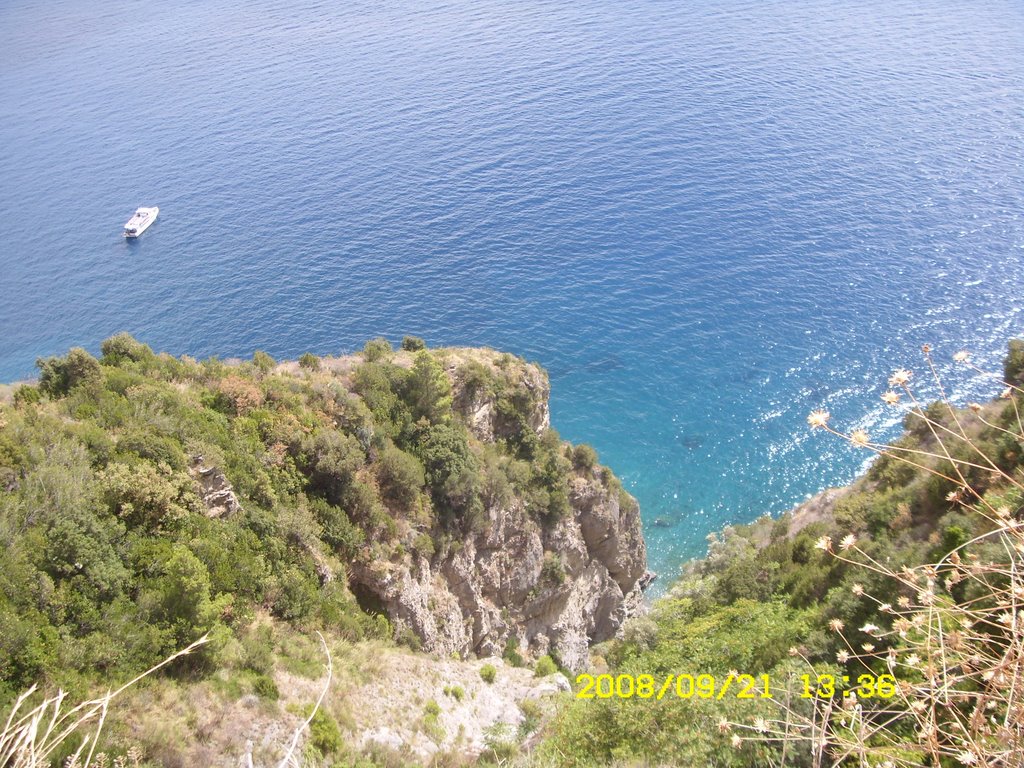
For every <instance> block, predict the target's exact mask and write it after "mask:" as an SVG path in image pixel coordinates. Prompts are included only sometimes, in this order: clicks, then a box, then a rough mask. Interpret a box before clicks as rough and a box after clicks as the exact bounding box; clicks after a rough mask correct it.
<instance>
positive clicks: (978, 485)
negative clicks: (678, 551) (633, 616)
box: [542, 341, 1024, 766]
mask: <svg viewBox="0 0 1024 768" xmlns="http://www.w3.org/2000/svg"><path fill="white" fill-rule="evenodd" d="M1003 373H1004V378H1005V383H1007V384H1009V385H1011V386H1013V385H1015V386H1020V385H1021V384H1022V383H1024V343H1022V342H1019V341H1014V342H1011V345H1010V355H1009V357H1008V358H1007V362H1006V368H1005V371H1004V372H1003ZM894 379H895V380H896V383H897V384H899V383H900V380H901V379H903V376H902V373H901V372H898V373H897V374H895V375H894ZM897 388H899V387H897ZM887 397H889V398H891V399H892V393H888V394H887ZM1020 399H1021V398H1020V392H1019V390H1013V389H1012V388H1009V387H1008V388H1007V389H1006V390H1005V391H1004V394H1003V397H1002V398H1000V399H997V400H995V401H993V402H992V403H989V404H987V405H985V406H980V405H978V404H971V406H970V407H969V408H967V409H964V410H955V409H953V408H951V407H950V406H948V405H946V404H944V403H936V404H932V405H930V406H927V407H926V408H920V407H915V408H914V409H912V410H911V412H909V413H908V414H907V416H906V419H905V423H904V427H905V432H904V435H903V437H902V438H901V439H900V440H898V441H897V443H896V444H895V447H894V448H893V449H888V448H886V449H882V448H876V450H881V451H882V455H881V456H880V457H879V458H878V459H877V460H876V461H875V462H874V464H873V465H872V466H871V468H870V470H869V471H868V472H867V474H866V476H864V477H862V478H861V479H860V480H859V481H858V482H856V483H855V484H854V485H853V486H852V487H851V488H850V489H848V490H847V491H845V492H843V493H841V494H839V497H838V499H837V500H836V501H835V502H834V503H833V504H831V505H830V508H826V510H825V513H824V514H820V513H819V514H817V515H814V514H807V513H806V511H805V512H804V513H803V514H796V515H795V514H793V513H789V514H787V515H784V516H782V517H781V518H779V519H777V520H772V519H769V518H765V519H762V520H759V521H758V522H756V523H754V524H751V525H744V526H734V527H729V528H727V529H726V530H724V531H723V532H721V533H720V534H718V535H714V536H712V537H711V538H710V546H709V551H708V555H707V557H706V558H705V559H703V560H700V561H696V562H693V563H691V564H689V565H688V567H687V568H686V569H685V571H684V574H683V576H682V578H681V579H680V580H679V581H678V582H677V583H676V584H675V585H674V586H673V587H672V589H671V591H670V594H669V595H668V596H667V597H666V598H664V599H662V600H660V601H658V602H657V603H656V604H655V606H654V610H653V612H652V614H651V616H650V617H649V618H647V619H640V620H635V621H633V622H632V623H631V624H627V625H626V634H625V638H624V640H623V641H621V642H614V643H611V644H609V645H608V646H607V647H605V648H603V649H600V650H602V652H603V653H604V654H605V663H606V664H607V666H608V667H609V670H610V672H611V674H613V675H619V674H630V675H634V676H635V675H640V674H652V675H654V677H655V679H656V680H659V681H660V680H661V679H664V677H665V676H666V675H668V674H680V673H689V674H692V675H695V676H696V675H698V674H711V675H714V676H715V677H716V679H717V680H718V684H719V686H721V683H722V681H723V680H724V679H725V678H726V677H727V676H728V674H729V672H730V671H737V672H740V673H747V674H751V675H755V676H760V675H764V674H767V675H769V676H770V680H771V682H772V687H773V689H774V691H773V693H774V696H775V699H776V700H780V699H781V700H784V701H786V703H788V705H789V710H790V711H789V712H788V714H787V718H788V719H791V720H792V721H794V722H795V721H798V720H799V719H800V718H801V717H804V718H806V717H809V716H810V713H811V707H812V702H811V701H809V700H805V699H802V698H801V697H800V693H801V691H802V687H803V686H802V684H801V681H800V679H799V676H800V675H802V674H807V673H814V674H815V675H816V674H818V673H832V674H834V675H837V676H839V677H841V676H842V675H848V676H850V677H851V679H853V680H856V679H857V676H858V675H859V674H861V673H863V672H865V669H870V670H871V671H873V672H875V673H876V674H884V673H886V672H890V671H892V661H893V660H895V659H896V656H895V653H896V651H897V649H898V648H899V649H902V648H903V647H904V646H905V645H906V644H907V642H909V641H907V640H906V631H905V630H901V631H903V635H902V636H901V635H900V634H899V633H894V634H892V635H891V636H886V637H883V638H882V639H880V638H879V631H880V630H879V627H878V626H876V625H875V624H872V622H881V621H885V620H886V617H885V616H884V614H885V612H886V611H890V612H892V611H893V610H894V609H893V608H890V607H889V606H890V604H891V605H892V606H895V605H896V604H897V602H898V601H900V600H901V598H902V601H901V604H908V605H909V604H910V602H911V598H914V599H917V598H916V597H915V590H914V589H912V588H911V586H910V585H909V584H910V583H912V582H911V580H909V579H907V580H905V581H907V582H908V583H904V584H899V583H894V580H893V579H891V578H890V577H889V576H888V575H887V573H888V574H890V575H891V574H892V573H893V572H899V571H901V569H903V567H904V566H907V567H914V566H922V565H924V564H928V563H935V562H938V561H939V560H940V559H941V558H943V557H944V556H945V555H947V554H948V553H950V552H951V551H952V550H953V549H954V548H957V547H961V549H960V550H959V551H958V554H957V555H956V556H954V558H953V559H952V561H950V562H952V563H960V562H977V563H989V562H999V561H1000V558H1002V559H1004V560H1005V558H1006V556H1007V555H1006V551H1004V546H1002V544H1001V543H1000V542H999V541H996V540H989V539H984V540H981V541H977V542H975V541H974V540H975V538H976V537H979V536H984V535H986V534H990V533H992V532H994V531H996V532H998V529H999V527H1000V526H1004V527H1007V526H1008V527H1009V530H1011V531H1012V530H1014V529H1013V527H1012V521H1013V520H1019V519H1021V518H1022V517H1024V491H1022V488H1024V485H1022V483H1024V428H1022V426H1021V414H1020V412H1019V410H1018V408H1019V401H1020ZM893 401H894V402H895V399H893ZM823 418H824V419H826V420H827V415H825V416H824V417H823ZM821 420H822V419H813V420H812V423H816V422H819V421H821ZM961 428H962V430H963V431H961ZM836 434H839V433H836ZM843 436H845V437H847V438H848V439H850V441H851V442H852V443H853V445H854V446H855V447H858V446H859V447H870V446H871V445H872V444H870V443H869V442H868V439H867V436H866V435H863V434H862V433H858V432H857V431H854V432H852V433H851V434H850V435H843ZM954 438H955V439H954ZM821 439H824V438H821ZM981 456H985V457H989V458H990V459H991V462H992V463H991V465H990V464H988V462H987V460H983V459H981V458H979V457H981ZM916 465H920V466H916ZM991 510H999V512H998V513H995V512H992V511H991ZM840 541H844V544H845V545H846V546H851V547H852V546H854V545H853V544H852V542H856V545H855V546H856V550H857V556H856V558H855V560H856V561H857V562H864V563H871V562H873V563H875V564H880V566H884V567H877V568H876V567H860V566H859V565H857V562H851V559H850V558H846V557H836V556H834V554H833V552H832V548H833V545H832V542H836V543H837V545H838V542H840ZM965 544H967V546H964V545H965ZM1011 545H1012V542H1011ZM1011 551H1012V549H1011ZM851 554H852V553H851ZM951 567H952V566H950V565H947V566H945V567H944V568H939V569H932V570H928V568H927V567H926V568H925V571H924V572H925V573H926V574H928V590H929V591H930V590H932V589H933V586H934V589H935V590H936V594H935V595H931V596H930V597H929V600H930V601H931V602H930V603H929V605H932V604H937V603H939V602H942V601H946V603H948V605H949V606H950V607H952V608H956V606H968V607H969V608H968V609H969V610H971V611H982V616H987V614H985V613H984V611H986V610H991V611H997V610H998V611H1003V610H1005V609H1004V608H1001V607H1000V604H1001V601H1000V600H997V599H994V598H992V597H990V595H991V594H993V593H994V592H995V591H997V590H998V589H1000V588H1001V587H999V585H1000V584H1002V583H1008V578H1009V577H1007V576H1005V575H998V574H997V575H996V576H992V575H984V576H983V577H982V578H981V579H975V580H974V582H973V583H970V580H969V579H963V578H962V577H961V576H959V575H957V576H956V577H955V578H948V579H947V580H946V581H940V580H937V578H936V573H938V574H939V575H943V574H949V573H951V571H950V568H951ZM993 573H996V572H995V571H993ZM932 582H937V583H936V584H935V585H933V584H932ZM929 594H930V592H929ZM866 596H874V597H872V598H868V597H866ZM903 601H905V602H903ZM880 603H882V604H883V608H882V614H883V619H881V620H880V619H879V618H878V616H879V610H880V609H879V604H880ZM953 615H954V616H955V615H956V614H955V612H954V613H953ZM1006 616H1007V614H1005V613H1003V614H1001V615H1000V618H999V620H998V621H995V620H988V621H986V624H993V625H994V628H992V629H991V630H988V632H989V634H988V635H984V636H982V640H979V641H978V642H981V643H982V644H983V645H984V646H987V647H989V648H995V649H997V650H999V649H1002V648H1004V646H1006V644H1007V643H1010V644H1012V643H1014V642H1016V643H1019V642H1020V638H1019V635H1017V636H1014V635H1013V634H1012V630H1009V629H1007V628H1006V627H1005V623H1006V621H1007V619H1006ZM887 621H888V622H889V623H892V622H893V618H892V616H891V615H890V616H889V617H888V619H887ZM897 621H898V620H897ZM999 622H1002V624H1001V625H1000V623H999ZM975 623H979V622H977V621H976V622H975ZM963 624H964V626H970V625H969V624H968V623H967V622H963ZM1011 626H1012V625H1011ZM1000 627H1002V628H1000ZM955 628H956V627H955V626H953V625H952V624H951V626H950V627H947V629H955ZM1008 633H1009V634H1008ZM901 637H902V638H903V639H901ZM955 638H956V636H955V633H954V639H955ZM910 639H911V640H912V639H913V637H911V638H910ZM950 642H951V643H952V642H954V640H951V641H950ZM862 648H865V649H870V651H871V653H870V654H867V656H866V661H865V657H864V655H863V653H862V654H861V656H860V657H858V655H857V654H858V651H860V649H862ZM890 651H891V655H890ZM1000 652H1001V651H1000ZM901 653H902V650H901ZM996 655H999V654H998V653H997V654H996ZM886 662H888V663H886ZM865 663H866V664H867V667H866V666H865ZM1000 663H1002V664H1004V665H1005V664H1006V663H1007V662H1005V660H1004V661H1003V662H1000ZM899 673H900V674H901V675H915V674H916V672H915V671H914V670H910V669H906V670H905V669H902V668H900V669H899ZM917 679H920V678H917ZM969 684H970V685H971V686H972V690H973V689H976V685H975V684H974V683H970V682H969ZM1006 684H1009V680H1008V681H1007V683H1006ZM787 688H788V689H789V694H788V698H787V693H786V691H787ZM955 700H956V699H954V701H955ZM883 704H884V702H883ZM1004 704H1005V703H1004ZM864 706H865V707H866V708H867V709H868V710H870V709H871V708H872V707H873V706H881V704H879V703H878V702H872V701H870V700H866V701H865V702H864ZM964 706H965V707H967V705H966V704H965V705H964ZM989 706H992V707H995V706H996V705H995V703H994V701H993V703H991V704H990V705H989ZM1004 709H1005V705H1004ZM993 711H995V710H993ZM1012 711H1013V710H1012V707H1011V710H1010V712H1011V713H1012ZM779 712H780V708H779V706H777V705H776V704H774V703H772V704H769V703H768V702H764V701H760V700H745V701H740V700H738V699H736V698H734V697H733V696H731V695H730V696H726V697H724V698H723V699H722V700H721V701H715V700H701V699H700V698H698V697H694V698H691V699H688V700H678V699H676V698H675V697H674V696H672V695H671V694H670V695H668V696H666V697H665V698H664V699H663V700H661V701H656V700H652V699H646V700H642V699H639V698H636V697H634V698H633V699H629V700H625V701H623V700H619V699H614V698H612V699H604V700H602V699H594V700H588V701H576V702H575V703H574V704H573V705H572V706H571V707H569V708H567V709H566V710H565V711H564V712H563V713H562V714H561V716H560V717H559V718H558V719H557V721H556V722H555V723H554V725H553V726H552V728H551V733H550V737H549V739H548V741H547V743H546V744H545V745H544V748H543V750H542V751H543V752H544V754H545V755H546V756H547V757H548V758H549V759H550V761H551V762H553V763H554V764H557V765H567V766H568V765H574V766H583V765H603V764H611V763H613V762H616V761H622V762H641V763H650V764H655V765H663V764H664V765H695V766H696V765H717V766H750V765H762V764H780V763H781V764H785V765H793V766H800V765H812V764H816V763H814V756H813V755H812V753H811V750H810V748H809V745H808V743H806V741H805V742H804V743H796V741H797V740H795V739H794V740H793V741H786V740H777V739H775V740H773V739H771V738H769V737H768V735H767V734H766V733H764V732H765V731H767V730H769V729H767V728H766V727H765V725H764V722H765V720H766V719H768V718H771V717H776V718H777V717H779ZM965 712H966V714H965V717H968V716H969V715H970V709H969V708H967V709H965ZM758 718H761V720H758ZM975 719H976V715H975ZM736 723H739V724H746V726H747V727H746V729H745V730H737V728H736V727H735V726H734V725H732V724H736ZM894 727H895V726H894ZM901 727H902V726H901ZM1020 727H1021V724H1020V723H1019V722H1018V723H1017V725H1016V728H1017V731H1016V734H1015V735H1013V734H1010V735H1008V733H1009V732H999V733H994V735H993V742H994V743H1002V744H1006V743H1008V742H1009V741H1011V740H1012V739H1016V740H1017V748H1020V747H1021V744H1020V737H1021V734H1020ZM758 731H761V732H762V733H758ZM739 735H742V738H740V737H739ZM904 735H907V736H908V738H907V741H908V742H909V743H910V744H912V745H913V744H916V743H917V736H916V735H915V733H914V732H913V731H912V730H911V729H907V730H906V731H905V732H904ZM953 736H954V737H956V738H959V739H960V742H959V743H963V744H966V743H967V742H966V740H965V737H964V736H963V735H960V736H957V734H953ZM876 741H877V739H876ZM922 749H924V747H922ZM936 749H938V748H937V747H936ZM959 749H965V747H963V746H961V747H959ZM964 754H965V755H966V756H964V757H963V759H962V761H961V763H959V764H973V763H971V762H970V761H972V760H974V761H976V762H978V763H979V764H981V762H982V760H983V758H982V757H980V756H979V753H978V752H975V753H970V754H968V752H967V751H966V750H965V753H964ZM972 755H973V756H972ZM889 757H890V758H892V759H894V760H896V762H892V763H890V764H897V763H898V764H900V765H902V764H904V763H903V762H901V761H903V760H906V761H907V763H906V764H908V765H909V764H915V765H916V764H918V763H917V762H915V761H916V760H918V759H920V760H921V764H928V765H931V764H933V763H931V762H928V759H929V758H928V757H926V756H924V757H922V756H920V755H919V754H918V753H917V752H915V750H914V748H913V747H910V746H908V747H905V748H903V750H902V751H900V752H892V753H890V754H889ZM897 758H898V759H897ZM854 763H856V764H861V763H857V762H856V761H854ZM869 763H870V764H872V765H874V764H876V763H874V762H871V761H869ZM866 764H867V763H866ZM878 764H882V763H878ZM943 764H945V763H943ZM951 764H952V763H951ZM991 764H993V765H995V764H999V765H1003V764H1006V765H1009V764H1010V763H1009V762H1007V763H1002V762H993V763H991Z"/></svg>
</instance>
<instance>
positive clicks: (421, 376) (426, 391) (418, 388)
mask: <svg viewBox="0 0 1024 768" xmlns="http://www.w3.org/2000/svg"><path fill="white" fill-rule="evenodd" d="M403 394H404V400H405V402H406V403H408V405H409V409H410V411H411V412H412V418H413V421H418V420H419V419H426V420H427V421H429V422H430V423H431V424H439V423H441V422H444V421H447V420H448V419H449V418H450V417H451V410H452V385H451V381H449V379H448V376H447V374H445V372H444V367H443V366H442V365H441V363H440V362H438V360H437V359H436V358H435V357H434V356H433V355H432V354H430V352H427V351H426V350H422V351H420V352H417V353H416V361H415V362H414V363H413V366H412V370H411V371H409V376H408V378H407V379H406V380H405V391H404V393H403Z"/></svg>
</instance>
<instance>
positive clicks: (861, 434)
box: [850, 429, 871, 448]
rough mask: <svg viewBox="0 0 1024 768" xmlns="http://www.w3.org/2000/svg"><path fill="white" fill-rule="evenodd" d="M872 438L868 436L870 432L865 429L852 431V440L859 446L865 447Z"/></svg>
mask: <svg viewBox="0 0 1024 768" xmlns="http://www.w3.org/2000/svg"><path fill="white" fill-rule="evenodd" d="M870 440H871V438H869V437H868V433H867V432H865V431H864V430H863V429H855V430H853V432H851V433H850V442H851V443H853V444H854V445H856V446H857V447H858V448H863V447H865V446H866V445H867V444H868V443H869V442H870Z"/></svg>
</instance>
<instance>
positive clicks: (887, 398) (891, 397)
mask: <svg viewBox="0 0 1024 768" xmlns="http://www.w3.org/2000/svg"><path fill="white" fill-rule="evenodd" d="M882 401H883V402H885V403H886V404H888V405H896V404H898V403H899V401H900V393H899V392H893V391H892V390H891V389H890V390H889V391H888V392H883V393H882Z"/></svg>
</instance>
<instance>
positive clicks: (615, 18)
mask: <svg viewBox="0 0 1024 768" xmlns="http://www.w3.org/2000/svg"><path fill="white" fill-rule="evenodd" d="M100 6H101V4H98V3H94V2H85V0H55V1H54V2H50V3H46V4H39V3H33V2H27V1H26V0H5V2H4V3H3V4H2V5H0V147H2V150H0V380H11V379H15V378H19V377H25V376H27V375H31V373H32V370H33V361H34V360H35V358H36V357H37V356H38V355H45V354H54V353H61V352H63V351H65V350H66V349H67V348H68V347H70V346H72V345H76V344H80V345H84V346H86V347H88V348H90V349H93V350H95V349H96V348H97V347H98V343H99V341H100V340H101V339H103V338H104V337H106V336H108V335H110V334H112V333H115V332H117V331H121V330H128V331H131V332H132V333H134V334H135V335H137V336H138V337H140V338H141V339H143V340H145V341H147V342H149V343H150V344H151V345H152V346H154V347H155V348H157V349H161V350H166V351H170V352H173V353H175V354H182V353H188V354H191V355H195V356H207V355H219V356H222V357H231V356H248V355H251V354H252V352H253V350H254V349H256V348H261V349H264V350H266V351H268V352H270V353H271V354H272V355H275V356H277V357H295V356H297V355H299V354H301V353H302V352H304V351H307V350H311V351H314V352H318V353H338V352H341V351H344V350H352V349H354V348H357V347H360V346H361V345H362V343H363V341H364V340H366V339H367V338H370V337H373V336H377V335H386V336H388V337H390V338H392V339H395V340H397V339H399V338H400V337H401V336H402V334H405V333H413V334H417V335H420V336H423V337H425V338H426V339H427V340H428V341H429V342H430V343H431V344H435V345H441V344H445V345H447V344H452V345H490V346H493V347H498V348H501V349H505V350H509V351H512V352H515V353H518V354H521V355H524V356H526V357H528V358H530V359H534V360H537V361H539V362H541V363H542V364H543V365H545V366H546V367H547V368H548V369H549V371H550V372H551V379H552V386H553V405H552V411H553V418H554V422H555V425H556V426H557V427H558V428H559V430H560V431H561V432H562V434H563V435H564V436H566V437H568V438H570V439H572V440H575V441H587V442H590V443H592V444H593V445H595V446H596V447H597V448H598V449H599V451H600V453H601V456H602V459H603V460H604V461H606V462H607V463H609V464H610V465H611V466H613V467H614V468H615V470H616V471H617V472H618V473H619V474H620V475H621V476H622V477H623V478H624V480H625V482H626V484H627V486H628V487H629V488H630V489H631V490H632V491H633V492H634V493H635V494H636V495H637V497H638V498H639V499H640V501H641V503H642V506H643V510H644V516H645V519H646V521H647V522H648V526H647V529H646V530H647V537H648V541H649V545H650V547H649V548H650V559H651V562H652V565H653V566H654V567H655V568H656V569H657V570H659V571H661V572H662V573H665V574H671V572H673V571H674V570H675V568H676V567H677V565H678V563H679V562H680V561H681V560H682V559H683V558H685V557H689V556H692V555H694V554H699V553H701V552H702V551H703V547H704V537H705V536H706V534H707V533H708V532H709V531H711V530H715V529H717V528H719V527H721V526H722V525H723V524H725V523H727V522H735V521H745V520H750V519H752V518H754V517H757V516H758V515H759V514H761V513H763V512H766V511H771V512H778V511H780V510H782V509H785V508H787V507H788V506H790V505H791V504H792V503H794V502H796V501H799V500H800V499H802V498H803V497H805V496H806V494H808V493H811V492H814V491H817V490H819V489H820V488H822V487H825V486H828V485H831V484H836V483H841V482H844V481H846V480H848V479H849V478H850V477H851V476H852V475H853V474H854V473H855V472H856V471H857V470H858V468H859V467H860V466H861V463H862V462H863V460H864V457H863V456H862V455H860V454H857V453H855V452H853V451H852V450H850V449H846V448H844V447H843V446H842V445H839V444H837V443H836V442H835V441H831V440H829V439H827V438H824V437H823V436H820V435H815V436H811V435H809V434H808V432H807V429H806V424H805V416H806V414H807V412H808V411H809V410H810V409H812V408H814V407H819V406H825V407H827V408H829V409H830V410H831V411H832V412H833V414H834V415H835V419H836V421H837V422H838V423H840V424H852V423H856V424H858V425H861V426H866V427H867V428H869V429H871V430H872V431H873V432H874V433H876V434H877V433H887V434H892V431H893V429H895V425H896V423H897V421H898V414H894V413H892V412H888V411H885V410H883V409H882V406H881V403H880V402H879V401H878V394H879V393H880V392H881V391H882V390H883V388H884V386H883V385H884V379H885V378H886V377H887V375H888V374H889V372H890V371H891V369H892V368H893V367H895V366H898V365H899V366H902V365H909V366H911V367H914V368H917V369H919V368H920V365H919V356H918V353H917V349H918V347H919V345H920V344H921V343H923V342H930V343H932V344H933V345H935V347H936V348H937V350H938V353H939V357H940V359H941V360H943V361H946V360H948V358H949V355H951V354H952V353H953V352H955V351H956V350H958V349H960V348H961V347H967V348H969V349H973V350H974V351H975V352H976V355H977V359H978V360H979V361H980V362H982V364H985V365H988V366H990V367H991V366H995V365H996V364H997V363H998V361H999V360H1000V358H1001V355H1002V350H1003V348H1004V346H1005V343H1006V339H1007V337H1008V336H1010V335H1013V334H1021V333H1024V313H1022V311H1021V305H1022V297H1024V268H1022V266H1024V265H1022V262H1024V220H1022V213H1021V212H1022V207H1024V206H1022V203H1024V170H1022V157H1024V6H1022V5H1021V4H1020V3H1018V2H1009V1H1005V2H999V1H993V2H985V1H979V2H971V3H965V2H945V1H942V0H913V1H912V2H908V1H905V0H860V1H859V2H826V1H825V0H806V1H802V0H800V1H798V0H758V1H757V2H748V1H743V2H740V1H738V0H721V1H720V2H714V3H712V2H698V1H697V0H673V1H672V2H668V1H660V0H647V1H639V0H632V1H631V0H616V2H612V1H611V0H601V1H596V0H591V1H587V0H583V1H581V2H573V3H563V2H496V1H494V0H475V1H473V2H470V0H450V1H449V2H437V1H436V0H426V1H420V2H415V3H379V2H374V3H370V2H360V1H358V0H357V1H355V2H346V3H329V2H322V3H317V2H302V1H301V0H255V1H254V2H246V3H239V2H236V0H231V1H230V2H227V1H226V0H203V1H202V2H173V1H172V2H162V3H155V4H154V3H142V2H129V1H126V0H112V1H111V2H106V3H103V4H102V7H100ZM139 205H159V206H160V209H161V213H160V220H159V221H158V222H157V223H156V224H155V225H154V227H153V228H152V229H151V230H149V231H148V232H147V233H146V234H145V235H144V236H143V237H142V238H141V239H140V240H139V241H138V242H125V241H123V240H122V238H121V237H120V228H121V225H122V224H123V222H124V221H125V220H126V219H127V218H128V216H129V214H130V213H131V212H132V211H133V210H134V209H135V207H136V206H139ZM942 365H943V369H944V370H945V368H946V363H945V362H943V363H942ZM949 377H950V378H949V381H950V383H951V385H953V387H954V389H956V390H957V391H958V392H959V393H960V394H962V395H967V394H971V395H972V396H981V395H985V394H991V393H992V392H993V385H990V384H984V383H982V382H981V381H980V380H978V379H975V378H972V377H971V376H969V375H966V374H964V373H963V372H957V371H950V372H949ZM656 518H660V522H661V523H662V524H663V525H659V526H654V525H652V524H651V523H653V521H654V520H655V519H656Z"/></svg>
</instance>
